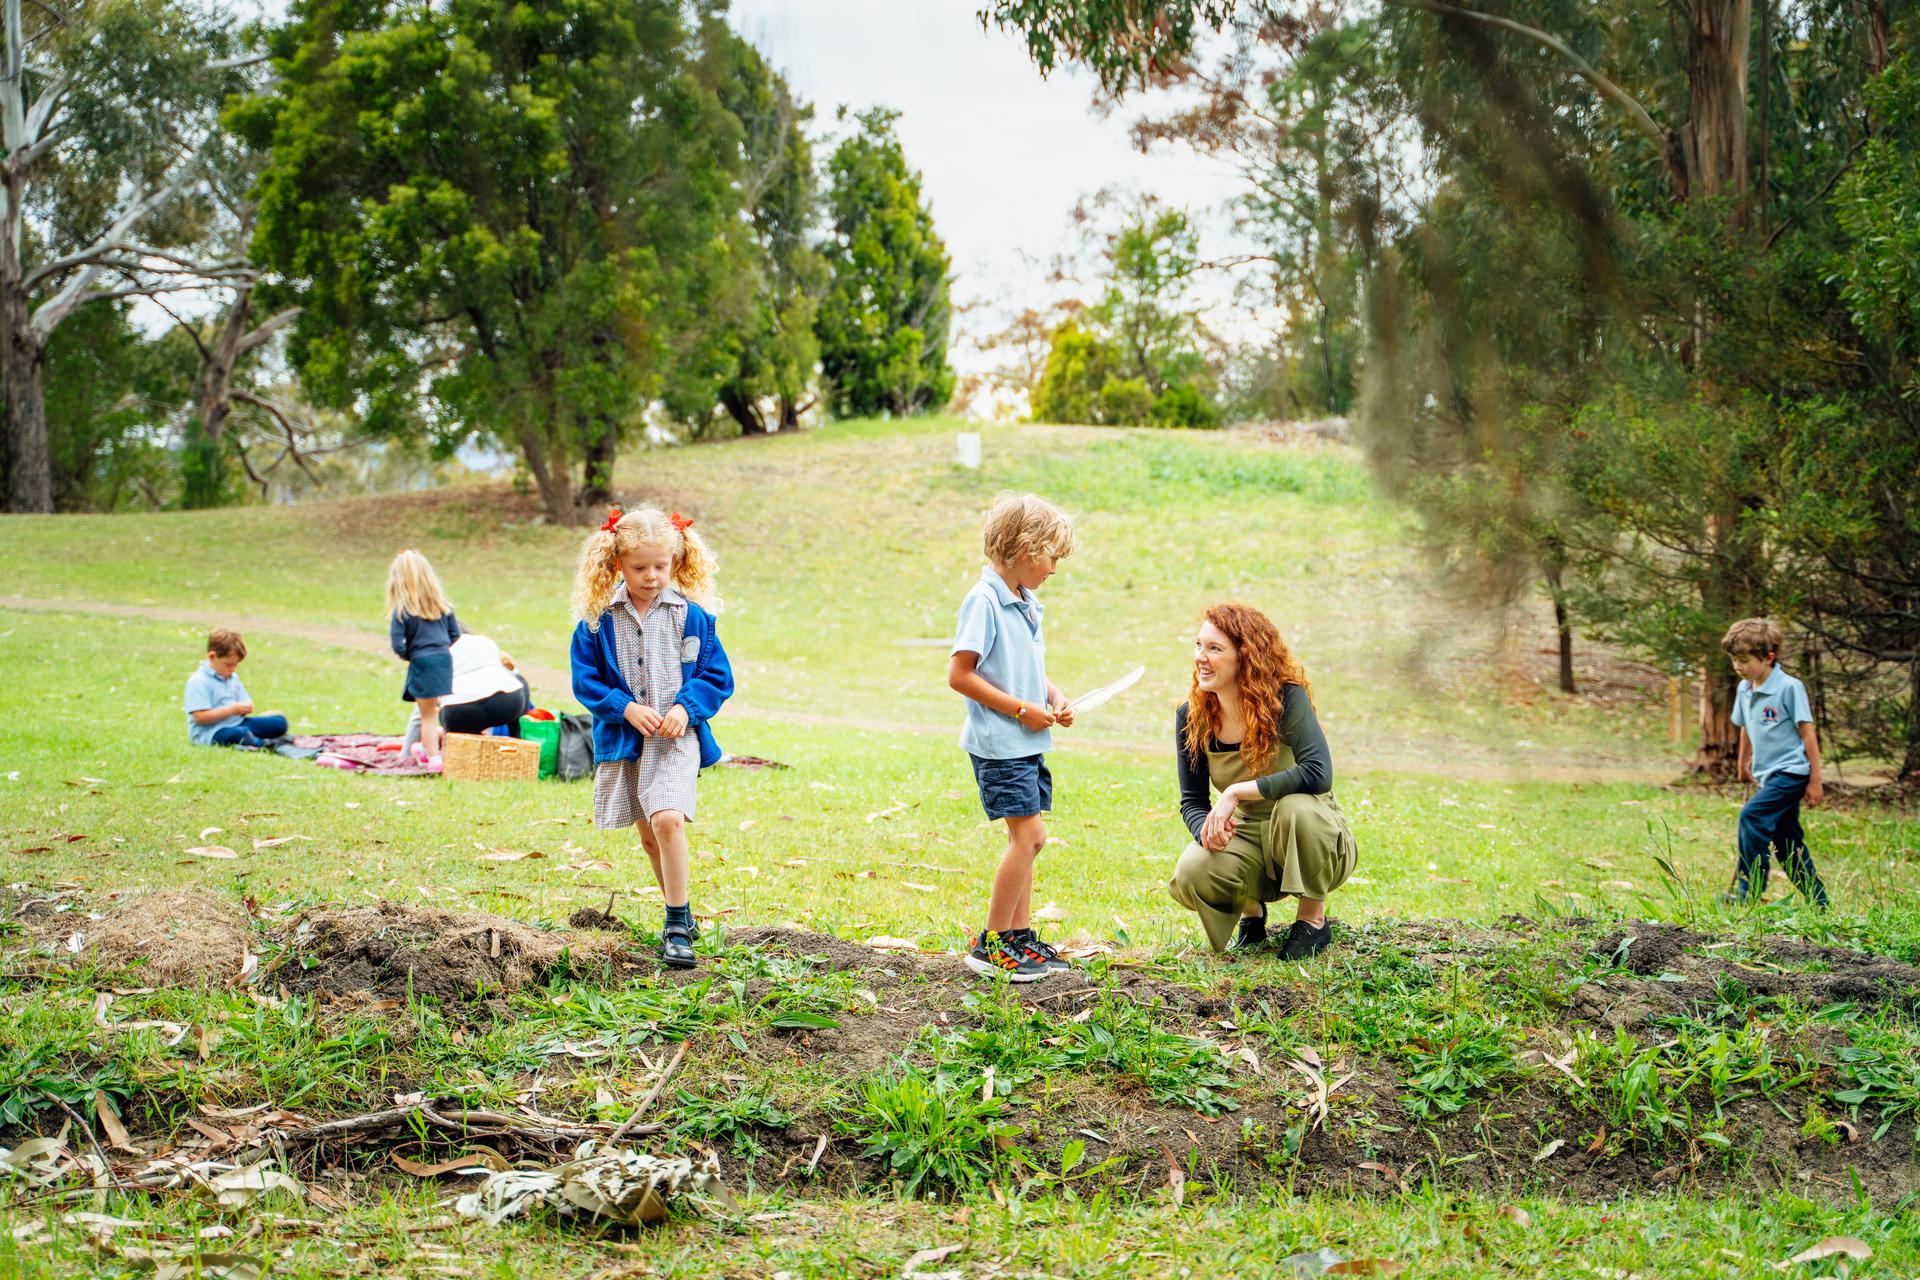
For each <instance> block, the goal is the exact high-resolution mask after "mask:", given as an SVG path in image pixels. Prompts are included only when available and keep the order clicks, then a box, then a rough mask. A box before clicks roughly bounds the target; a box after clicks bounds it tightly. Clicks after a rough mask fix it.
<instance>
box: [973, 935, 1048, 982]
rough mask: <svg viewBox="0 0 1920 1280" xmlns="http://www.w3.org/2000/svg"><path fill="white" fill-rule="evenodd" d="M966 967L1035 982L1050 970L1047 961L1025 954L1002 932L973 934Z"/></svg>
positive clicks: (1013, 980) (1014, 979) (1025, 952)
mask: <svg viewBox="0 0 1920 1280" xmlns="http://www.w3.org/2000/svg"><path fill="white" fill-rule="evenodd" d="M966 960H967V968H969V969H971V970H973V971H974V972H975V973H978V974H982V975H985V976H992V975H994V974H1000V975H1001V976H1003V977H1005V978H1006V980H1007V981H1008V982H1038V981H1040V980H1041V979H1042V978H1044V977H1046V976H1047V975H1048V974H1049V973H1051V972H1053V971H1052V970H1051V969H1049V968H1047V966H1046V962H1045V961H1042V960H1037V959H1035V958H1034V957H1033V956H1031V955H1029V954H1027V951H1026V949H1025V948H1023V947H1019V946H1015V945H1014V944H1013V942H1012V941H1011V940H1010V939H1008V938H1007V937H1006V936H1005V935H1003V934H998V933H993V932H991V931H983V932H981V933H978V934H975V935H974V937H973V941H972V943H971V945H970V946H969V948H968V950H967V956H966Z"/></svg>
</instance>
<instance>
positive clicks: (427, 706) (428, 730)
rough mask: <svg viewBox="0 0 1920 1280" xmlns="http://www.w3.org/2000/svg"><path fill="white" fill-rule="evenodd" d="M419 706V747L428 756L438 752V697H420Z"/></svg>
mask: <svg viewBox="0 0 1920 1280" xmlns="http://www.w3.org/2000/svg"><path fill="white" fill-rule="evenodd" d="M416 705H418V706H419V708H420V747H421V749H422V750H423V751H425V752H426V753H427V754H428V755H430V756H437V755H439V754H440V699H438V698H422V699H420V701H419V702H418V704H416Z"/></svg>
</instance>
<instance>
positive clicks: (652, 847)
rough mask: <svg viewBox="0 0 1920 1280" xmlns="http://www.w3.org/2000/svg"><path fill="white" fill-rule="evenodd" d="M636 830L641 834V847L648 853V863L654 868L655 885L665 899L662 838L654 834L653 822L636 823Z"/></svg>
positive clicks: (665, 887) (665, 886)
mask: <svg viewBox="0 0 1920 1280" xmlns="http://www.w3.org/2000/svg"><path fill="white" fill-rule="evenodd" d="M634 829H635V830H636V831H638V832H639V833H640V847H641V848H642V849H645V850H646V851H647V863H648V865H649V866H651V867H652V868H653V883H654V884H655V885H657V886H658V887H659V889H660V894H661V896H662V897H664V896H666V892H667V882H666V878H665V877H663V876H662V875H661V874H660V838H659V837H658V836H656V835H654V834H653V824H652V823H651V822H638V823H635V824H634Z"/></svg>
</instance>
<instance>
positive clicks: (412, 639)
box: [387, 548, 460, 773]
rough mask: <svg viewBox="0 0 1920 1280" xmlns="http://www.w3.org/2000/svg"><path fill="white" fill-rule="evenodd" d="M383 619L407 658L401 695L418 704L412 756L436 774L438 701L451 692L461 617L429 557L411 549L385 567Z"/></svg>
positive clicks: (401, 655)
mask: <svg viewBox="0 0 1920 1280" xmlns="http://www.w3.org/2000/svg"><path fill="white" fill-rule="evenodd" d="M387 621H388V634H389V638H390V639H391V640H392V641H393V651H394V652H395V653H396V654H398V655H399V656H400V657H402V658H405V659H406V662H407V683H406V687H404V688H403V689H401V690H400V697H401V698H402V699H403V700H405V701H407V702H411V703H414V704H415V705H417V706H418V707H419V708H420V741H418V742H416V743H415V744H414V746H413V752H414V755H415V757H416V758H418V759H419V760H421V761H423V762H424V763H425V764H426V766H427V768H428V769H430V770H432V771H433V772H434V773H438V772H440V767H441V765H440V740H441V734H440V699H442V698H444V697H446V696H447V695H448V694H450V693H452V692H453V652H452V650H453V642H454V641H455V640H458V639H459V638H460V620H459V619H458V618H456V617H454V616H453V604H452V603H451V602H450V601H449V600H448V599H447V593H446V592H445V591H442V590H441V589H440V578H439V576H438V575H437V574H435V573H434V571H433V566H432V565H430V564H428V563H427V558H426V557H425V556H423V555H421V554H420V553H419V552H418V551H414V550H412V549H411V548H409V549H408V550H406V551H402V552H401V553H400V554H399V555H397V556H395V557H394V558H393V563H392V564H391V565H388V566H387Z"/></svg>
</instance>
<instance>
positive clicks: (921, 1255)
mask: <svg viewBox="0 0 1920 1280" xmlns="http://www.w3.org/2000/svg"><path fill="white" fill-rule="evenodd" d="M964 1248H966V1246H965V1245H960V1244H943V1245H940V1246H938V1247H936V1248H932V1249H922V1250H920V1251H919V1252H918V1253H915V1254H914V1255H913V1256H912V1257H911V1258H908V1259H907V1265H906V1267H905V1268H904V1269H902V1271H901V1272H900V1274H901V1276H902V1277H903V1280H904V1278H905V1277H909V1276H912V1275H913V1274H914V1273H915V1272H917V1271H918V1270H920V1268H921V1267H925V1266H931V1265H932V1264H933V1263H936V1262H938V1261H940V1260H941V1259H942V1258H944V1257H946V1256H947V1255H948V1254H950V1253H958V1252H960V1250H962V1249H964Z"/></svg>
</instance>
